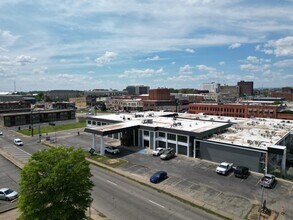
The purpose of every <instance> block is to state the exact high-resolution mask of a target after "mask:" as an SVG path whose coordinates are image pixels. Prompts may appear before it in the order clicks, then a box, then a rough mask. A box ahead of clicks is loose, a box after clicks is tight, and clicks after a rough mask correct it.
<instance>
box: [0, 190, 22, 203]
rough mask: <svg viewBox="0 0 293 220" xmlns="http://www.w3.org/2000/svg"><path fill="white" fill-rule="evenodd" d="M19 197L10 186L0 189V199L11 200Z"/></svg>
mask: <svg viewBox="0 0 293 220" xmlns="http://www.w3.org/2000/svg"><path fill="white" fill-rule="evenodd" d="M17 197H18V193H17V192H16V191H14V190H12V189H9V188H2V189H0V199H2V200H6V201H11V200H14V199H16V198H17Z"/></svg>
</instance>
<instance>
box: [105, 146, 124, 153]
mask: <svg viewBox="0 0 293 220" xmlns="http://www.w3.org/2000/svg"><path fill="white" fill-rule="evenodd" d="M105 152H106V153H110V154H119V153H120V150H119V149H118V148H116V147H113V146H107V147H105Z"/></svg>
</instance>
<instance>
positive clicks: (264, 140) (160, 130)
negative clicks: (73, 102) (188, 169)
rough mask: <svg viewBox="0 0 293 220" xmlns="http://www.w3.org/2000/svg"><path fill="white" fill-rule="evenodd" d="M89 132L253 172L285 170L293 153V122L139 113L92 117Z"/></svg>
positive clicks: (101, 146) (282, 171)
mask: <svg viewBox="0 0 293 220" xmlns="http://www.w3.org/2000/svg"><path fill="white" fill-rule="evenodd" d="M85 132H88V133H91V134H92V135H93V137H92V143H93V144H92V145H93V148H96V145H97V143H96V135H98V136H100V137H101V140H100V143H99V145H100V153H101V154H102V155H103V154H104V140H103V137H104V136H108V137H112V138H116V139H120V140H121V144H122V145H130V146H137V147H141V148H149V149H155V148H156V147H163V148H166V147H169V148H173V149H174V150H175V151H176V153H177V154H180V155H185V156H186V157H194V158H200V159H205V160H209V161H214V162H222V161H229V162H232V163H234V165H235V166H237V165H242V166H247V167H249V168H250V170H252V171H256V172H261V173H262V172H263V170H264V169H265V170H266V171H267V172H273V173H276V174H278V173H279V174H280V175H286V155H287V153H289V152H291V153H293V144H292V135H293V121H289V120H288V121H284V120H277V119H263V118H253V119H251V118H236V117H223V116H208V115H200V114H188V113H182V114H180V113H171V112H169V113H168V112H141V113H132V114H124V113H123V114H109V115H101V116H88V117H87V127H86V129H85Z"/></svg>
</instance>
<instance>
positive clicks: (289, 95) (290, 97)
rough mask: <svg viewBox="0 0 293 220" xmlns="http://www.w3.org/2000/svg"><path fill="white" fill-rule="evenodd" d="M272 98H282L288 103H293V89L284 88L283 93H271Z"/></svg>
mask: <svg viewBox="0 0 293 220" xmlns="http://www.w3.org/2000/svg"><path fill="white" fill-rule="evenodd" d="M271 96H273V97H280V98H283V99H285V100H287V101H293V87H285V88H282V90H281V91H274V92H271Z"/></svg>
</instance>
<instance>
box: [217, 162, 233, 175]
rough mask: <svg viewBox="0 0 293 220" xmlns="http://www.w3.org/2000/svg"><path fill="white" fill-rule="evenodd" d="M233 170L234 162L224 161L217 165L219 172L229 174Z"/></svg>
mask: <svg viewBox="0 0 293 220" xmlns="http://www.w3.org/2000/svg"><path fill="white" fill-rule="evenodd" d="M232 170H233V163H227V162H222V163H220V164H219V166H217V169H216V172H217V174H223V175H227V174H229V173H230V172H231V171H232Z"/></svg>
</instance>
